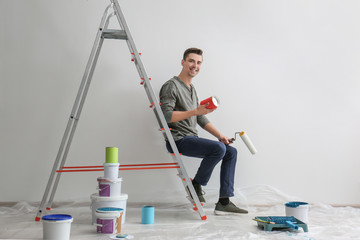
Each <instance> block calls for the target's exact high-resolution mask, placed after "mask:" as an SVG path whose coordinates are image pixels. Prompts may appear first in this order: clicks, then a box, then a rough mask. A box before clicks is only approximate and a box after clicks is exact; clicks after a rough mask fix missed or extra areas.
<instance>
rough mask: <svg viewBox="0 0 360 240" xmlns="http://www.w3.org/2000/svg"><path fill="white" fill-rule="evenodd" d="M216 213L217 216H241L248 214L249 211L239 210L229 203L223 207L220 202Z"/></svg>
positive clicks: (216, 207)
mask: <svg viewBox="0 0 360 240" xmlns="http://www.w3.org/2000/svg"><path fill="white" fill-rule="evenodd" d="M214 213H215V214H216V215H240V214H247V213H248V211H247V210H245V209H241V208H238V207H237V206H235V204H233V203H232V202H229V204H227V205H222V204H221V203H220V202H218V203H217V204H216V206H215V211H214Z"/></svg>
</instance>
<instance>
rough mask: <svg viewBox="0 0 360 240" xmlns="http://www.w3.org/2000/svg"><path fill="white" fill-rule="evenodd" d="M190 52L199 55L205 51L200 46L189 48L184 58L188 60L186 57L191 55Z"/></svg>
mask: <svg viewBox="0 0 360 240" xmlns="http://www.w3.org/2000/svg"><path fill="white" fill-rule="evenodd" d="M190 53H195V54H197V55H200V56H202V54H203V51H202V50H201V49H199V48H188V49H186V50H185V52H184V56H183V59H184V60H186V58H187V57H188V56H189V54H190Z"/></svg>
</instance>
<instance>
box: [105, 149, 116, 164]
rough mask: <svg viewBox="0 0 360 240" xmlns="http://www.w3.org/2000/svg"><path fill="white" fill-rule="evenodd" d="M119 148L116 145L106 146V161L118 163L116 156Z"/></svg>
mask: <svg viewBox="0 0 360 240" xmlns="http://www.w3.org/2000/svg"><path fill="white" fill-rule="evenodd" d="M118 152H119V149H118V148H117V147H107V148H106V156H105V159H106V161H105V162H106V163H119V158H118Z"/></svg>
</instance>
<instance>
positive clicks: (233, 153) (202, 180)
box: [160, 48, 247, 215]
mask: <svg viewBox="0 0 360 240" xmlns="http://www.w3.org/2000/svg"><path fill="white" fill-rule="evenodd" d="M202 54H203V52H202V50H201V49H198V48H189V49H187V50H186V51H185V52H184V56H183V59H182V60H181V65H182V70H181V72H180V74H179V75H178V76H174V77H173V78H172V79H170V80H168V81H167V82H166V83H164V85H163V86H162V88H161V90H160V102H161V109H162V111H163V113H164V116H165V119H166V121H167V123H168V126H169V128H171V129H172V130H171V134H172V136H173V138H174V140H175V143H176V146H177V148H178V150H179V152H180V153H182V154H183V155H185V156H189V157H196V158H202V161H201V163H200V167H199V169H198V171H197V173H196V175H195V177H194V179H193V181H192V184H193V186H194V188H195V191H196V193H197V195H198V197H199V200H200V202H205V198H204V195H203V191H202V188H201V186H206V184H207V183H208V182H209V180H210V177H211V174H212V172H213V170H214V168H215V166H216V165H217V163H219V162H220V161H222V162H221V170H220V191H219V201H218V202H217V203H216V206H215V211H214V212H215V214H217V215H230V214H231V215H232V214H244V213H247V211H246V210H244V209H240V208H238V207H236V206H235V205H234V204H233V203H232V202H231V201H230V199H229V198H230V197H233V196H234V177H235V167H236V160H237V150H236V149H235V148H233V147H231V146H230V145H229V144H230V142H229V140H230V138H228V137H226V136H224V135H222V134H221V133H220V132H219V131H218V130H217V129H216V128H215V127H214V125H213V124H212V123H211V122H210V121H209V120H208V119H207V117H206V116H205V115H206V114H209V113H211V112H213V111H214V109H208V108H206V106H207V105H199V99H198V97H197V94H196V90H195V88H194V85H193V84H192V80H193V78H194V77H195V76H196V75H197V74H198V73H199V71H200V68H201V65H202V62H203V56H202ZM197 124H199V125H200V127H202V128H203V129H205V130H206V131H208V132H209V133H211V134H212V135H213V136H214V137H216V138H217V139H218V141H214V140H210V139H205V138H200V137H198V132H197V129H196V126H197ZM166 147H167V149H168V151H169V152H171V153H172V152H173V151H172V149H171V146H170V144H169V142H168V141H166Z"/></svg>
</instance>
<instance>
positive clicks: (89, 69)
mask: <svg viewBox="0 0 360 240" xmlns="http://www.w3.org/2000/svg"><path fill="white" fill-rule="evenodd" d="M110 17H111V15H108V17H107V18H106V21H105V23H102V24H100V28H99V30H98V33H97V35H96V40H95V43H94V46H93V48H94V49H95V51H94V52H93V53H94V54H93V55H92V56H91V57H90V61H89V64H88V66H87V68H86V71H85V74H84V76H86V84H85V87H84V91H83V94H82V97H81V100H80V103H79V106H78V108H77V111H76V115H75V116H74V124H73V127H72V129H71V132H70V136H69V140H68V142H67V145H66V147H65V151H64V155H63V159H62V161H61V164H60V169H61V168H62V167H63V166H64V165H65V162H66V159H67V155H68V152H69V150H70V147H71V143H72V139H73V137H74V134H75V131H76V127H77V124H78V121H79V119H80V114H81V112H82V108H83V106H84V103H85V100H86V96H87V93H88V91H89V87H90V83H91V79H92V77H93V74H94V71H95V67H96V63H97V60H98V58H99V54H100V50H101V47H102V44H103V42H104V38H103V37H102V31H103V30H104V29H106V28H107V26H108V24H109V18H110ZM60 177H61V172H59V174H58V175H57V177H56V180H55V183H54V187H53V190H52V193H51V196H50V199H49V202H48V204H47V205H48V207H49V208H50V207H51V205H52V202H53V199H54V196H55V192H56V189H57V186H58V184H59V180H60Z"/></svg>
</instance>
